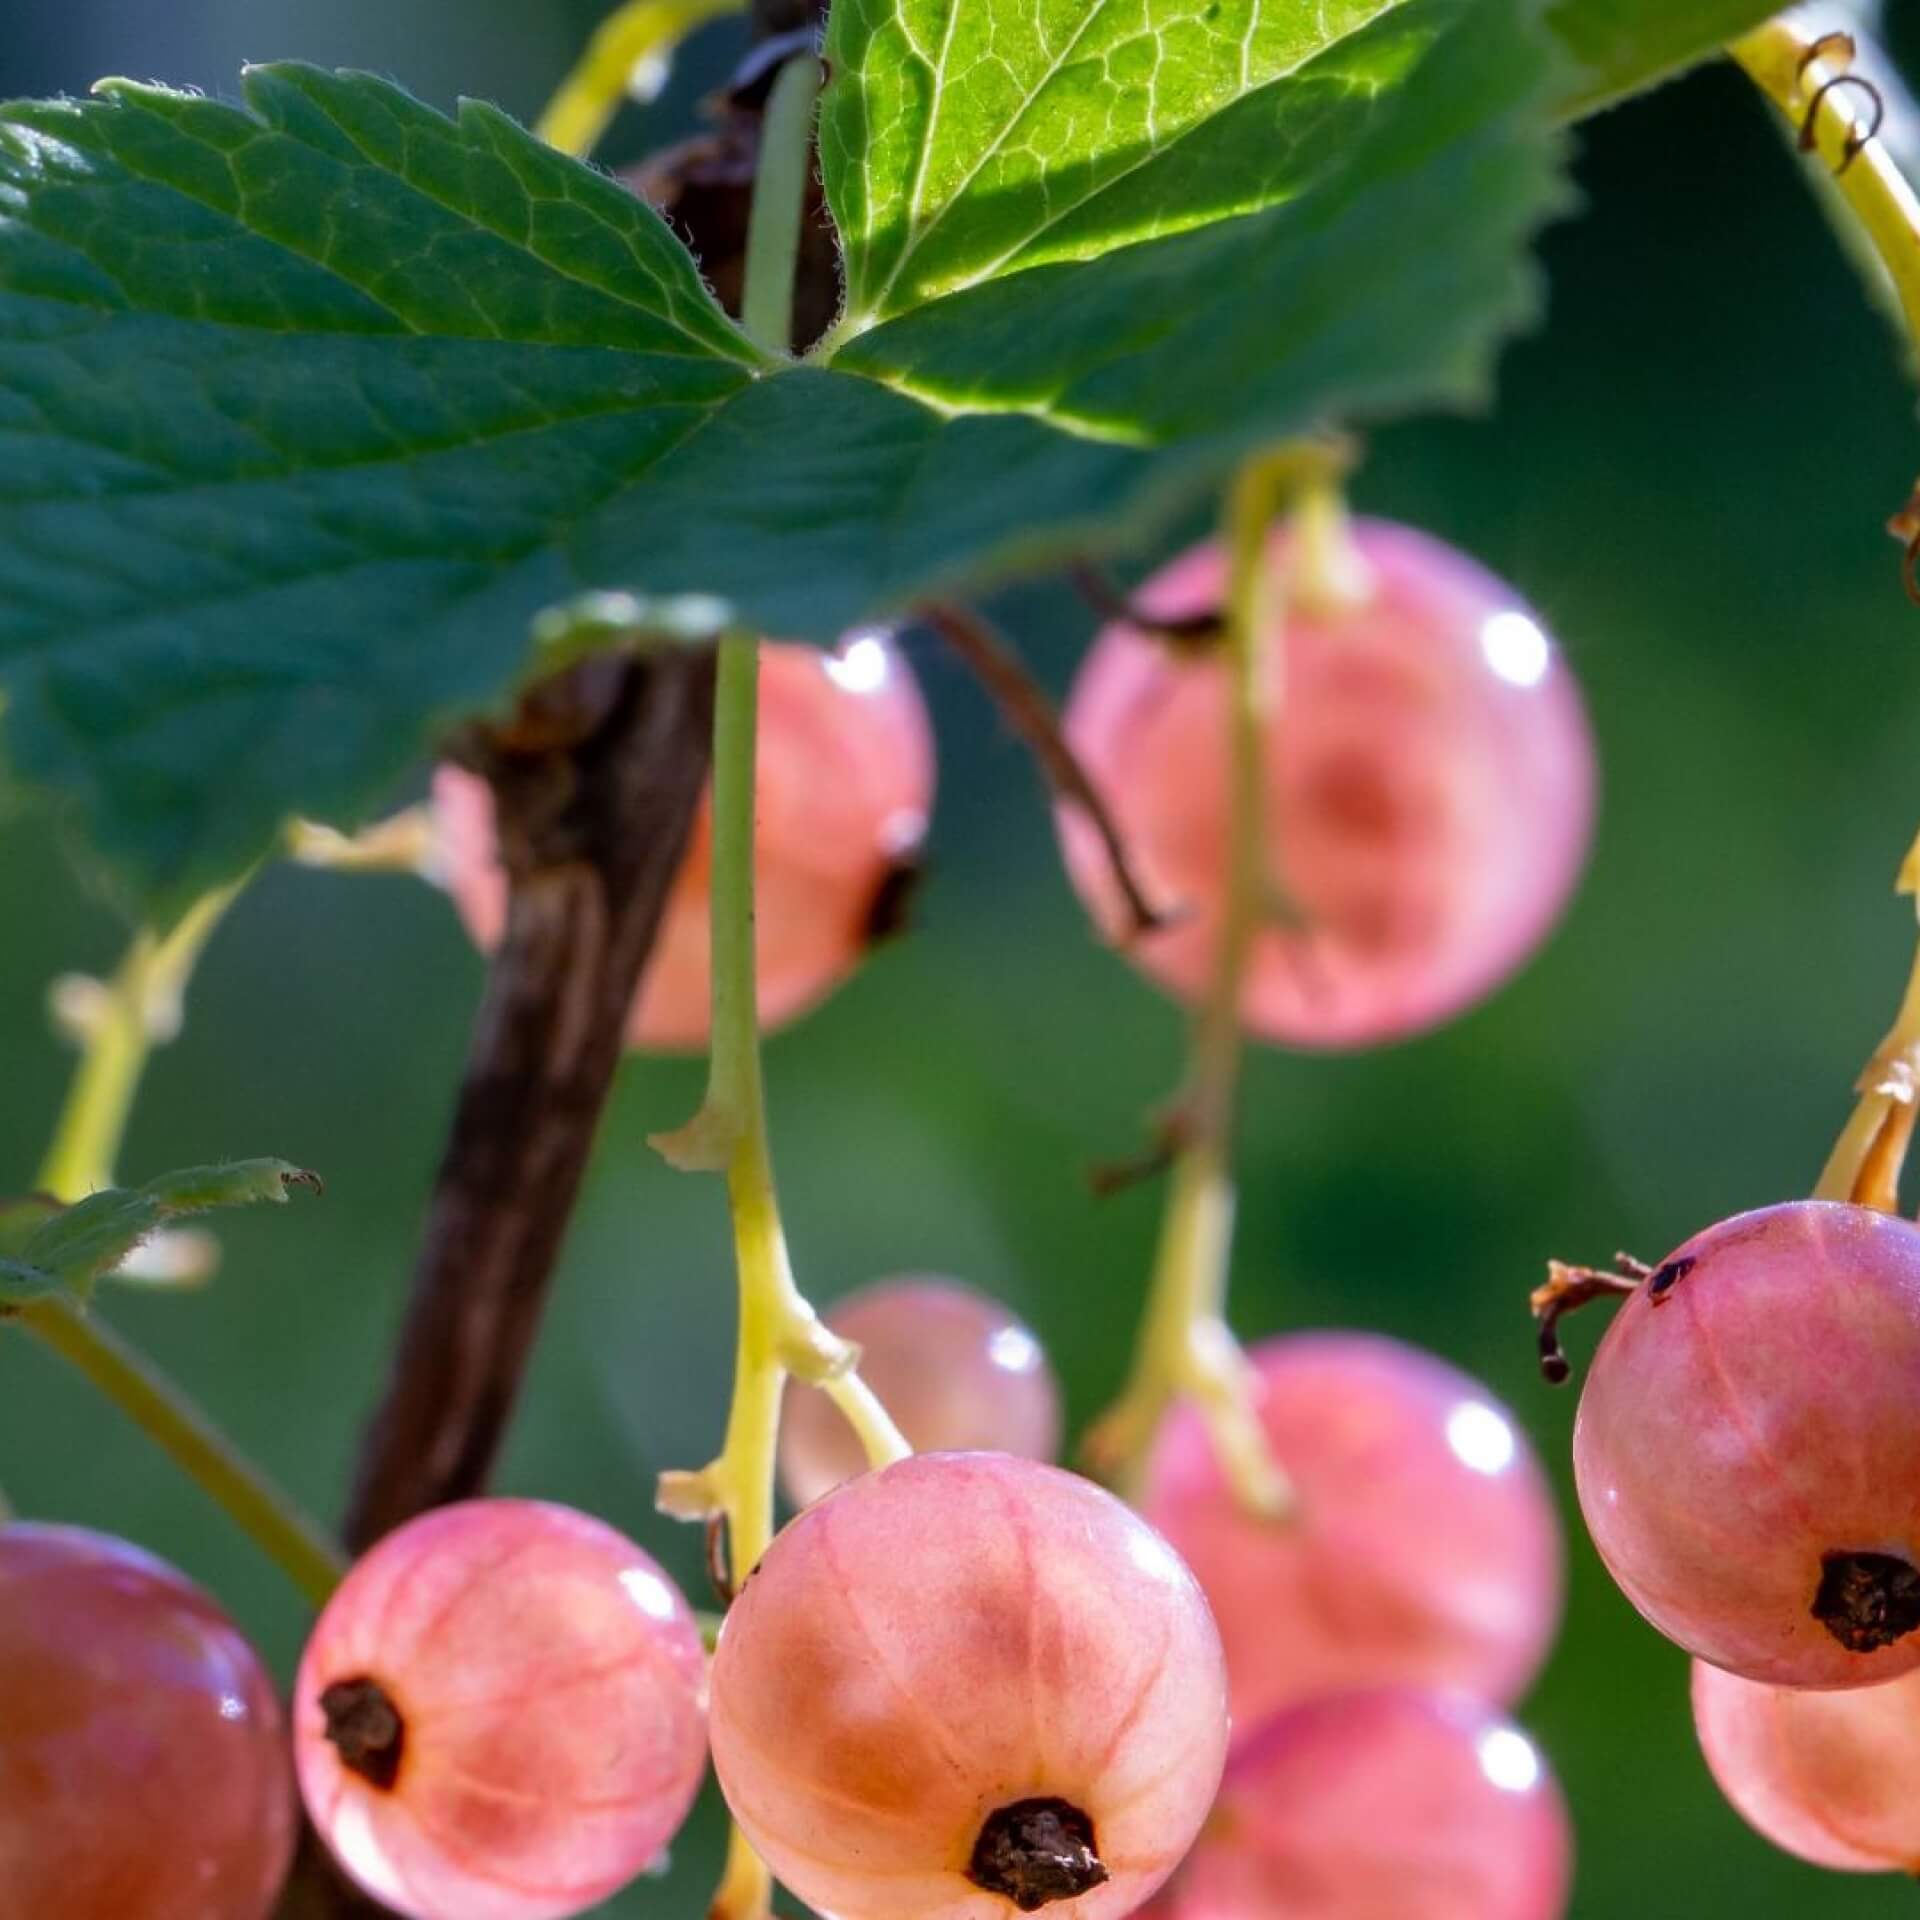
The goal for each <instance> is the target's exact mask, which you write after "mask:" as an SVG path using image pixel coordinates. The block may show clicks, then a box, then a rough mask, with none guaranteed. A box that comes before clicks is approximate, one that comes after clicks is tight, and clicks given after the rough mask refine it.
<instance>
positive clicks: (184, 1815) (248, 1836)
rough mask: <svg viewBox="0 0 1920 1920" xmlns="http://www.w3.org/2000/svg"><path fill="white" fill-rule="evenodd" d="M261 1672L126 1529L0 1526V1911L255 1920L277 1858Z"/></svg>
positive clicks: (281, 1767)
mask: <svg viewBox="0 0 1920 1920" xmlns="http://www.w3.org/2000/svg"><path fill="white" fill-rule="evenodd" d="M294 1834H295V1820H294V1800H293V1783H292V1779H291V1777H290V1771H289V1768H288V1765H287V1755H286V1742H285V1732H284V1729H283V1727H282V1724H281V1718H280V1705H279V1701H278V1698H277V1697H276V1695H275V1692H274V1688H273V1682H272V1680H271V1678H270V1677H269V1676H268V1674H267V1672H266V1670H265V1669H264V1668H263V1667H262V1666H261V1664H260V1661H259V1659H258V1657H257V1656H256V1655H255V1653H254V1651H253V1649H252V1648H251V1647H250V1646H249V1645H248V1644H247V1642H246V1641H245V1640H244V1639H243V1638H242V1637H241V1634H240V1630H239V1629H238V1628H237V1627H236V1626H235V1625H234V1624H233V1622H232V1621H231V1620H229V1619H228V1618H227V1616H226V1615H225V1614H224V1613H222V1612H221V1610H220V1609H219V1608H218V1607H217V1606H215V1605H214V1603H213V1602H212V1601H211V1600H210V1599H209V1598H208V1597H207V1596H206V1595H205V1594H204V1593H202V1592H201V1591H200V1590H199V1588H197V1587H195V1586H194V1585H192V1584H191V1583H190V1582H189V1581H187V1580H186V1579H184V1578H183V1577H182V1576H181V1575H180V1574H178V1573H176V1572H175V1571H174V1570H173V1568H171V1567H169V1566H167V1565H166V1564H165V1563H164V1562H163V1561H160V1560H156V1559H154V1558H153V1557H152V1556H151V1555H150V1554H146V1553H143V1552H142V1551H141V1550H140V1549H139V1548H138V1547H134V1546H130V1545H128V1543H127V1542H126V1541H124V1540H114V1539H109V1538H107V1537H106V1536H104V1535H101V1534H97V1533H89V1532H85V1531H83V1530H82V1529H80V1528H78V1527H55V1526H37V1525H28V1524H26V1523H20V1524H16V1525H10V1526H6V1527H0V1912H4V1913H7V1914H18V1915H20V1916H21V1920H26V1917H27V1916H28V1915H33V1916H43V1915H44V1916H46V1920H56V1917H57V1920H132V1916H135V1915H137V1916H139V1920H266V1916H267V1915H269V1914H270V1913H272V1911H273V1907H274V1903H275V1900H276V1899H277V1897H278V1895H279V1891H280V1884H281V1882H282V1880H284V1879H285V1877H286V1871H287V1865H288V1862H289V1861H290V1860H291V1858H292V1855H293V1842H294Z"/></svg>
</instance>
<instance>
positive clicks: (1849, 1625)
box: [1573, 1200, 1920, 1687]
mask: <svg viewBox="0 0 1920 1920" xmlns="http://www.w3.org/2000/svg"><path fill="white" fill-rule="evenodd" d="M1917 1377H1920V1228H1916V1227H1915V1226H1913V1225H1912V1224H1910V1223H1909V1222H1907V1221H1905V1220H1902V1219H1900V1218H1898V1217H1897V1216H1894V1215H1889V1214H1884V1213H1879V1212H1876V1211H1874V1210H1873V1209H1871V1208H1867V1207H1856V1206H1848V1205H1844V1204H1840V1203H1837V1202H1830V1201H1820V1200H1802V1201H1792V1202H1788V1203H1786V1204H1784V1205H1781V1206H1774V1207H1765V1208H1762V1209H1760V1210H1759V1211H1757V1212H1753V1213H1744V1214H1738V1215H1736V1216H1734V1217H1733V1218H1732V1219H1729V1220H1723V1221H1721V1222H1720V1223H1719V1224H1718V1225H1716V1226H1712V1227H1709V1228H1707V1230H1706V1231H1705V1232H1704V1233H1700V1234H1696V1235H1695V1236H1694V1237H1693V1238H1692V1239H1691V1240H1689V1241H1687V1242H1686V1244H1685V1245H1684V1246H1682V1247H1680V1248H1679V1249H1678V1251H1677V1252H1675V1253H1674V1254H1673V1256H1672V1257H1671V1258H1670V1259H1668V1260H1666V1261H1665V1262H1663V1263H1662V1264H1661V1265H1660V1267H1658V1268H1657V1269H1656V1270H1655V1271H1654V1273H1653V1275H1652V1277H1651V1278H1650V1279H1648V1280H1647V1281H1646V1282H1645V1283H1644V1284H1643V1285H1642V1286H1641V1287H1640V1288H1639V1289H1638V1290H1637V1291H1636V1292H1635V1293H1634V1295H1633V1296H1632V1297H1631V1298H1630V1299H1629V1300H1627V1302H1626V1303H1625V1305H1624V1306H1623V1307H1622V1308H1621V1309H1620V1312H1619V1313H1618V1315H1617V1316H1616V1317H1615V1319H1614V1321H1613V1324H1612V1325H1611V1326H1610V1327H1609V1328H1608V1329H1607V1333H1606V1336H1605V1338H1604V1339H1603V1340H1602V1341H1601V1343H1600V1346H1599V1349H1598V1351H1597V1352H1596V1354H1595V1356H1594V1361H1593V1366H1592V1368H1591V1370H1590V1372H1589V1374H1588V1376H1587V1381H1586V1386H1585V1389H1584V1390H1583V1392H1582V1394H1581V1396H1580V1411H1579V1417H1578V1419H1577V1421H1576V1424H1575V1427H1574V1443H1573V1458H1574V1472H1575V1478H1576V1482H1577V1484H1578V1487H1579V1493H1580V1505H1581V1509H1582V1511H1583V1512H1584V1514H1585V1516H1586V1521H1587V1526H1588V1528H1589V1529H1590V1531H1591V1532H1592V1534H1593V1539H1594V1544H1595V1546H1597V1547H1598V1548H1599V1550H1600V1554H1601V1557H1602V1558H1603V1559H1604V1560H1605V1561H1606V1563H1607V1566H1608V1567H1609V1569H1610V1570H1611V1571H1612V1573H1613V1576H1614V1578H1615V1579H1616V1580H1618V1581H1619V1583H1620V1585H1621V1586H1622V1588H1623V1589H1624V1590H1625V1591H1626V1594H1627V1597H1628V1598H1629V1599H1630V1600H1632V1601H1633V1603H1634V1605H1635V1606H1637V1607H1638V1608H1639V1609H1640V1611H1641V1612H1642V1613H1643V1614H1645V1615H1646V1617H1647V1618H1648V1619H1649V1620H1651V1621H1652V1622H1653V1624H1654V1625H1655V1626H1656V1627H1658V1628H1659V1629H1660V1630H1661V1631H1662V1632H1663V1633H1665V1634H1667V1635H1668V1636H1669V1637H1670V1638H1671V1639H1674V1640H1676V1641H1678V1642H1679V1643H1680V1645H1681V1646H1683V1647H1685V1648H1686V1649H1687V1650H1688V1651H1689V1652H1690V1653H1693V1654H1695V1655H1697V1656H1698V1657H1699V1658H1701V1659H1703V1660H1708V1661H1711V1662H1712V1663H1713V1664H1714V1665H1716V1666H1722V1667H1726V1668H1727V1669H1729V1670H1730V1671H1732V1672H1734V1673H1739V1674H1743V1675H1745V1676H1746V1677H1747V1678H1748V1679H1752V1680H1764V1681H1770V1682H1773V1683H1775V1684H1777V1685H1783V1686H1795V1687H1857V1686H1864V1685H1867V1684H1869V1683H1871V1682H1873V1681H1877V1680H1889V1679H1892V1678H1893V1677H1895V1676H1896V1675H1898V1674H1900V1673H1903V1672H1905V1671H1906V1670H1908V1669H1909V1668H1911V1667H1913V1666H1915V1665H1916V1664H1920V1632H1916V1629H1920V1428H1917V1427H1916V1425H1915V1422H1914V1419H1913V1394H1914V1381H1915V1379H1916V1378H1917Z"/></svg>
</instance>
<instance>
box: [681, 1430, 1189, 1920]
mask: <svg viewBox="0 0 1920 1920" xmlns="http://www.w3.org/2000/svg"><path fill="white" fill-rule="evenodd" d="M1226 1735H1227V1725H1226V1702H1225V1684H1224V1677H1223V1674H1222V1670H1221V1662H1220V1643H1219V1639H1218V1637H1217V1635H1216V1634H1215V1632H1214V1627H1213V1621H1212V1619H1211V1618H1210V1617H1209V1615H1208V1612H1207V1604H1206V1601H1205V1599H1204V1598H1203V1597H1202V1595H1201V1593H1200V1590H1199V1588H1198V1587H1197V1586H1196V1585H1195V1584H1194V1582H1193V1579H1192V1576H1191V1575H1189V1574H1188V1572H1187V1570H1186V1568H1185V1567H1184V1566H1182V1565H1181V1563H1180V1559H1179V1556H1178V1555H1177V1554H1175V1553H1174V1552H1173V1550H1172V1549H1171V1548H1170V1547H1168V1546H1167V1544H1166V1543H1165V1541H1163V1540H1162V1539H1161V1538H1160V1537H1159V1535H1157V1534H1156V1533H1155V1532H1154V1531H1153V1530H1152V1528H1150V1527H1149V1526H1148V1525H1147V1524H1146V1523H1145V1521H1143V1520H1141V1519H1140V1518H1139V1517H1138V1516H1137V1515H1136V1514H1134V1513H1132V1512H1131V1511H1129V1509H1127V1508H1126V1507H1124V1506H1122V1505H1121V1504H1120V1502H1119V1501H1117V1500H1115V1499H1114V1498H1113V1497H1112V1496H1111V1495H1110V1494H1107V1493H1105V1492H1103V1491H1102V1490H1101V1489H1100V1488H1098V1487H1095V1486H1093V1485H1092V1484H1091V1483H1090V1482H1088V1481H1085V1480H1082V1479H1080V1478H1079V1477H1078V1476H1076V1475H1074V1474H1070V1473H1064V1472H1062V1471H1061V1470H1060V1469H1059V1468H1057V1467H1049V1466H1043V1465H1040V1464H1038V1463H1036V1462H1033V1461H1028V1460H1016V1459H1013V1458H1010V1457H1008V1456H1006V1455H1002V1454H990V1453H972V1454H921V1455H918V1456H916V1457H915V1458H913V1459H911V1460H905V1461H902V1462H901V1463H900V1464H899V1465H897V1466H892V1467H888V1468H886V1469H885V1470H884V1471H882V1472H879V1473H869V1474H865V1475H862V1476H861V1477H860V1478H859V1479H857V1480H850V1481H848V1482H847V1483H846V1484H845V1485H844V1486H842V1487H840V1488H839V1489H838V1490H837V1491H836V1492H834V1493H831V1494H829V1495H828V1496H827V1497H826V1498H825V1499H823V1500H819V1501H816V1502H815V1503H814V1504H813V1505H812V1506H811V1507H809V1508H807V1510H806V1511H805V1512H804V1513H802V1514H801V1515H800V1517H799V1518H798V1519H797V1520H795V1521H794V1522H793V1523H792V1524H791V1525H790V1526H789V1527H788V1528H787V1529H786V1531H785V1532H784V1533H782V1534H781V1535H780V1536H779V1537H778V1538H777V1539H776V1540H775V1541H774V1543H773V1546H772V1547H771V1549H770V1550H769V1551H768V1553H767V1555H766V1557H765V1558H764V1559H763V1560H762V1561H761V1563H760V1565H759V1567H758V1568H757V1570H756V1571H755V1572H754V1574H753V1576H752V1578H751V1579H749V1580H748V1582H747V1583H746V1585H745V1587H743V1588H742V1590H741V1593H740V1597H739V1598H738V1599H737V1600H736V1601H735V1602H734V1605H733V1609H732V1611H731V1612H730V1613H729V1614H728V1616H727V1621H726V1625H725V1627H724V1628H723V1629H722V1632H721V1636H720V1645H719V1649H718V1651H717V1653H716V1654H715V1657H714V1665H713V1752H714V1765H715V1768H716V1770H717V1771H718V1773H719V1776H720V1784H721V1787H722V1789H723V1790H724V1791H725V1793H726V1796H727V1800H728V1803H729V1804H730V1805H731V1806H732V1808H733V1812H734V1816H735V1818H736V1819H737V1820H738V1821H739V1822H740V1825H741V1826H742V1828H743V1829H744V1830H745V1832H746V1835H747V1837H748V1839H750V1840H751V1841H752V1842H753V1844H754V1845H755V1847H757V1848H758V1849H759V1851H760V1853H761V1854H762V1855H763V1856H764V1858H765V1859H766V1860H767V1862H768V1864H769V1865H770V1866H771V1867H772V1868H773V1870H774V1872H775V1873H776V1874H777V1875H778V1877H779V1878H780V1879H781V1880H782V1881H784V1882H785V1883H786V1885H788V1886H789V1887H791V1888H792V1889H793V1891H794V1892H795V1893H796V1894H798V1895H799V1896H800V1897H801V1898H802V1899H803V1900H805V1901H807V1902H808V1903H809V1904H810V1905H812V1906H814V1907H816V1908H818V1909H820V1910H821V1911H823V1912H828V1913H832V1914H834V1915H836V1916H838V1920H1005V1916H1006V1915H1007V1913H1008V1912H1009V1910H1010V1909H1011V1908H1017V1909H1018V1910H1019V1911H1021V1912H1023V1913H1032V1912H1036V1911H1038V1910H1039V1909H1041V1908H1044V1907H1051V1906H1053V1905H1055V1904H1056V1903H1057V1904H1059V1905H1060V1906H1061V1908H1062V1912H1063V1915H1064V1914H1071V1915H1072V1916H1073V1920H1120V1916H1121V1915H1123V1914H1128V1913H1131V1912H1133V1911H1134V1909H1135V1908H1137V1907H1138V1906H1140V1904H1141V1903H1142V1902H1143V1901H1144V1900H1146V1899H1147V1898H1148V1897H1149V1896H1150V1895H1151V1894H1152V1892H1153V1891H1154V1889H1155V1888H1156V1887H1158V1886H1159V1885H1160V1883H1161V1882H1162V1881H1163V1880H1164V1879H1165V1878H1166V1876H1167V1874H1168V1873H1170V1872H1171V1871H1172V1869H1173V1866H1174V1864H1175V1863H1176V1862H1177V1861H1178V1860H1179V1858H1180V1856H1181V1855H1182V1854H1183V1853H1184V1852H1185V1851H1186V1849H1187V1846H1188V1845H1189V1843H1190V1842H1191V1840H1192V1838H1193V1836H1194V1834H1195V1833H1196V1832H1197V1831H1198V1829H1199V1826H1200V1822H1201V1820H1202V1818H1203V1817H1204V1816H1205V1813H1206V1810H1207V1806H1208V1804H1209V1802H1210V1801H1211V1800H1212V1798H1213V1792H1214V1788H1215V1786H1216V1785H1217V1784H1218V1781H1219V1777H1220V1765H1221V1759H1222V1755H1223V1753H1224V1751H1225V1748H1226Z"/></svg>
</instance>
